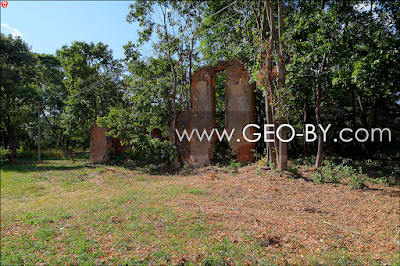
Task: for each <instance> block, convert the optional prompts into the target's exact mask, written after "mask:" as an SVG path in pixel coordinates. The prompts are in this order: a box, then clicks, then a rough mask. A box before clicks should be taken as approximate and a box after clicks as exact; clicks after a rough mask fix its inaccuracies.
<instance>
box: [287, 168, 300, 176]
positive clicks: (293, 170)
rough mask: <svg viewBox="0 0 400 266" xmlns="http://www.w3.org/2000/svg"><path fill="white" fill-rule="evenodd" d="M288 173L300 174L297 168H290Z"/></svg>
mask: <svg viewBox="0 0 400 266" xmlns="http://www.w3.org/2000/svg"><path fill="white" fill-rule="evenodd" d="M288 171H289V172H291V173H292V174H293V175H297V174H298V172H299V169H297V167H295V166H290V167H289V168H288Z"/></svg>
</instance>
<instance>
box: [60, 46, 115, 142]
mask: <svg viewBox="0 0 400 266" xmlns="http://www.w3.org/2000/svg"><path fill="white" fill-rule="evenodd" d="M57 55H58V56H59V58H60V61H61V66H62V68H63V70H64V75H65V77H64V85H65V87H66V88H67V92H68V95H67V101H66V103H65V114H64V115H63V123H64V127H65V128H66V134H68V135H70V136H71V137H72V139H74V140H75V141H78V142H80V143H82V144H84V143H88V137H89V134H88V132H89V131H90V127H91V126H92V125H93V124H94V123H95V121H96V119H97V118H98V117H103V116H106V115H107V113H108V111H109V109H110V107H111V106H114V105H116V104H117V103H118V101H119V100H120V99H121V93H120V92H119V83H120V74H121V71H122V69H121V65H120V63H119V62H118V61H117V60H114V59H113V57H112V51H111V50H109V48H108V46H107V45H105V44H103V43H98V44H94V43H90V44H87V43H84V42H74V43H73V44H72V45H71V46H63V47H62V48H61V50H59V51H58V52H57ZM86 145H87V144H86Z"/></svg>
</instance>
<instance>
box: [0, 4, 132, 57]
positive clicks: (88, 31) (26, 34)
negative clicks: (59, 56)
mask: <svg viewBox="0 0 400 266" xmlns="http://www.w3.org/2000/svg"><path fill="white" fill-rule="evenodd" d="M130 3H132V2H131V1H8V6H7V7H6V8H2V7H0V10H1V11H0V12H1V32H2V33H4V34H10V33H11V34H13V35H21V38H22V39H23V40H24V41H25V42H27V43H28V45H30V46H31V47H32V51H33V52H36V53H46V54H54V53H55V52H56V50H57V49H60V48H61V47H62V46H63V45H65V44H66V45H70V44H71V43H72V42H74V41H85V42H94V43H98V42H103V43H104V44H108V45H109V47H110V48H111V49H112V50H113V54H114V57H115V58H123V57H124V50H123V47H122V46H123V45H125V44H126V43H127V42H128V41H134V42H135V41H136V40H137V38H138V35H137V30H138V28H139V27H138V24H137V23H134V24H130V23H128V22H126V15H127V14H128V11H129V5H130Z"/></svg>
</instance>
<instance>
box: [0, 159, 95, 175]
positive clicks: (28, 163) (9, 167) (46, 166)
mask: <svg viewBox="0 0 400 266" xmlns="http://www.w3.org/2000/svg"><path fill="white" fill-rule="evenodd" d="M55 161H61V162H63V161H65V162H66V163H65V165H62V163H61V162H60V163H58V162H57V163H55ZM97 167H98V165H93V164H91V163H89V162H86V161H84V162H82V161H78V162H76V163H72V162H68V161H66V160H59V159H58V160H55V159H44V160H42V163H37V162H36V161H35V160H30V159H21V160H19V161H18V162H17V163H15V164H10V163H2V164H1V166H0V169H1V171H2V172H16V173H27V172H46V171H70V170H78V169H85V168H86V169H88V168H89V169H93V168H97Z"/></svg>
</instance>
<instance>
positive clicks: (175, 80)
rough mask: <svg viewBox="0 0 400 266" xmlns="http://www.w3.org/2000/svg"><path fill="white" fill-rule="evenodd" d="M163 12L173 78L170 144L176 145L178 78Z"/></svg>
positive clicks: (164, 11)
mask: <svg viewBox="0 0 400 266" xmlns="http://www.w3.org/2000/svg"><path fill="white" fill-rule="evenodd" d="M162 12H163V16H164V30H165V41H166V44H167V47H168V49H167V50H168V59H169V62H170V66H171V71H172V75H173V77H174V85H173V86H174V87H173V91H172V108H173V118H172V132H173V133H172V143H174V144H176V142H175V127H176V116H177V112H176V89H177V87H178V77H177V74H176V71H175V64H174V61H173V60H172V55H171V46H170V44H169V36H168V27H167V10H162Z"/></svg>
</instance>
